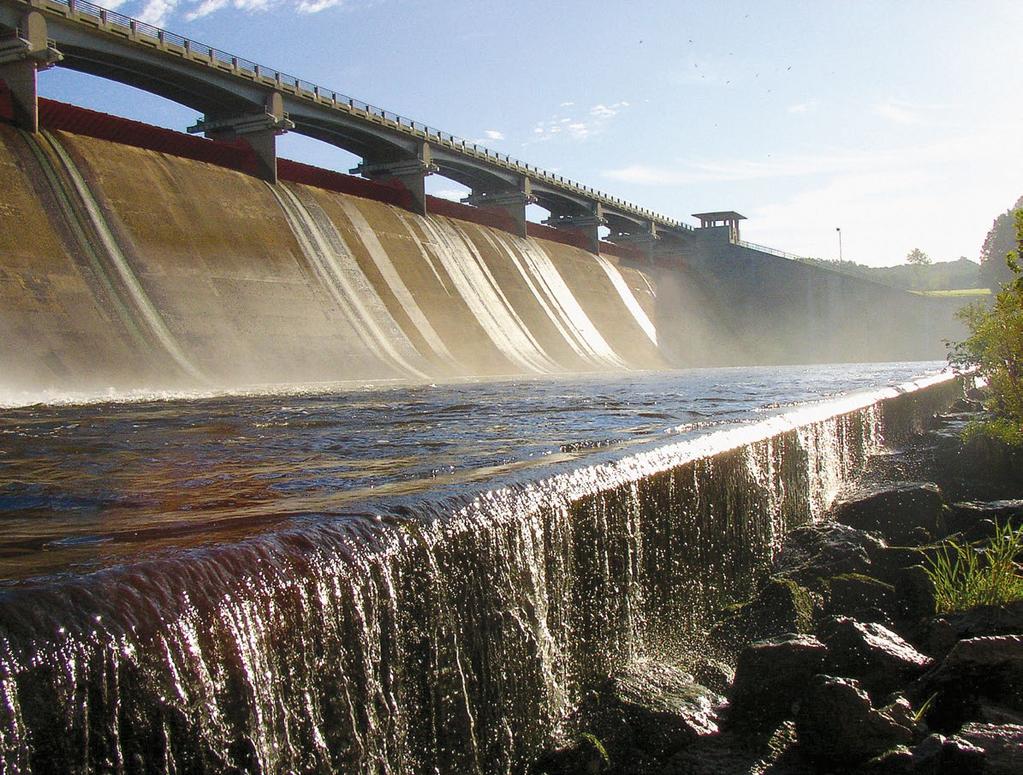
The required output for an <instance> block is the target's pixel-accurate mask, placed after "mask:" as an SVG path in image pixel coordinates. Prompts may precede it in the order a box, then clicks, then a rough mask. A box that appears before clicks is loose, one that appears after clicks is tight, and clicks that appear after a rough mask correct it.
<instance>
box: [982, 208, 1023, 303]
mask: <svg viewBox="0 0 1023 775" xmlns="http://www.w3.org/2000/svg"><path fill="white" fill-rule="evenodd" d="M1021 209H1023V196H1021V197H1020V198H1019V199H1018V200H1017V201H1016V204H1015V205H1013V206H1012V209H1010V210H1006V211H1005V212H1004V213H1002V214H1001V215H999V216H998V217H997V218H995V220H994V223H992V224H991V230H990V231H989V232H988V233H987V236H986V237H985V238H984V244H983V245H981V247H980V278H981V282H983V283H984V284H985V285H986V286H987V287H988V288H990V289H991V290H992V291H994V292H996V293H997V292H998V288H999V287H1000V286H1001V284H1002V283H1004V282H1008V281H1010V280H1011V279H1012V273H1011V272H1010V271H1009V268H1008V266H1007V265H1006V263H1005V254H1006V253H1008V252H1009V251H1010V250H1012V248H1013V244H1014V242H1015V239H1016V234H1015V228H1014V226H1013V222H1014V218H1015V212H1018V211H1019V210H1021Z"/></svg>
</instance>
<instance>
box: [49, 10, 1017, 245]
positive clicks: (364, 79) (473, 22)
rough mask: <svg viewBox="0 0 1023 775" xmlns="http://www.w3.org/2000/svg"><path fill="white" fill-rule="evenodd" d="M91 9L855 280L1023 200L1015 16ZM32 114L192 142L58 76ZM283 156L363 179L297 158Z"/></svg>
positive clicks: (91, 81)
mask: <svg viewBox="0 0 1023 775" xmlns="http://www.w3.org/2000/svg"><path fill="white" fill-rule="evenodd" d="M105 5H106V6H107V7H109V8H116V9H117V10H120V11H121V12H123V13H127V14H129V15H132V16H136V17H139V18H142V19H145V20H147V21H150V22H152V23H155V24H158V25H161V26H164V27H166V28H167V29H170V30H173V31H175V32H178V33H180V34H183V35H185V36H187V37H190V38H193V39H195V40H197V41H201V42H204V43H208V44H210V45H213V46H215V47H217V48H220V49H223V50H227V51H229V52H232V53H235V54H237V55H239V56H244V57H246V58H248V59H252V60H254V61H257V62H260V63H261V64H264V65H267V66H269V67H273V68H276V69H279V70H282V71H284V72H288V73H291V74H293V75H296V76H300V77H302V78H304V79H306V80H309V81H313V82H314V83H318V84H320V85H322V86H324V87H328V88H330V89H333V90H336V91H338V92H343V93H345V94H348V95H351V96H354V97H358V98H360V99H363V100H366V101H367V102H371V103H373V104H376V105H379V106H381V107H385V108H387V109H388V110H393V111H395V112H397V113H401V114H402V115H405V116H408V117H410V118H413V119H416V120H419V121H423V122H425V123H428V124H430V125H431V126H434V127H437V128H440V129H444V130H445V131H449V132H452V133H454V134H457V135H461V136H463V137H467V138H470V139H473V140H480V141H483V142H484V143H485V144H486V145H487V146H488V147H491V148H494V149H496V150H500V151H504V152H507V153H510V154H512V155H513V156H516V157H518V158H520V159H523V160H524V161H528V162H530V163H535V164H538V165H540V166H542V167H545V168H547V169H550V170H553V171H557V172H559V173H561V174H564V175H567V176H570V177H572V178H573V179H575V180H578V181H580V182H583V183H586V184H588V185H593V186H596V187H598V188H601V189H603V190H605V191H607V192H609V193H611V194H615V195H618V196H623V197H625V198H627V199H629V200H631V201H633V202H635V203H636V204H639V205H642V206H646V207H650V208H652V209H655V210H657V211H659V212H661V213H664V214H665V215H670V216H675V217H685V216H688V215H689V214H690V213H693V212H700V211H705V210H717V209H735V210H738V211H739V212H741V213H743V214H744V215H746V216H747V217H748V218H749V220H748V221H747V222H745V223H744V225H743V237H744V238H745V239H747V240H750V241H753V242H758V243H762V244H766V245H770V246H773V247H776V248H780V249H783V250H788V251H792V252H796V253H800V254H803V255H813V256H823V257H827V258H835V257H837V254H838V243H837V239H836V237H837V235H836V232H835V228H836V227H841V229H842V237H843V252H844V257H845V258H846V259H851V260H855V261H860V262H862V263H867V264H874V265H890V264H896V263H901V262H902V261H903V260H904V258H905V255H906V253H908V252H909V251H910V250H911V249H912V248H915V247H919V248H921V249H922V250H924V251H925V252H927V253H928V254H929V255H930V256H931V257H932V258H934V259H935V260H947V259H954V258H957V257H959V256H960V255H965V256H967V257H969V258H976V257H977V254H978V250H979V247H980V244H981V242H982V241H983V239H984V235H985V234H986V232H987V230H988V229H989V228H990V226H991V221H992V220H993V219H994V217H995V216H996V215H998V214H999V213H1001V212H1003V211H1004V210H1006V209H1007V208H1008V207H1009V206H1011V205H1012V204H1013V203H1014V202H1015V200H1016V199H1017V198H1018V197H1019V196H1020V195H1021V194H1023V100H1021V99H1020V97H1019V89H1018V70H1019V66H1020V58H1021V55H1020V48H1019V35H1020V32H1021V30H1023V3H1021V2H1019V0H1005V1H1004V2H1003V1H1000V0H973V2H955V1H952V0H930V1H929V2H910V1H906V0H902V1H900V2H896V1H895V0H891V1H890V2H851V1H850V2H827V1H826V0H818V1H817V2H774V1H771V0H760V1H759V2H747V3H743V2H710V1H707V2H682V1H681V0H674V1H672V0H650V1H648V2H644V1H643V0H633V2H592V1H590V2H581V1H576V0H562V1H561V2H550V1H549V2H533V1H531V0H525V1H521V2H509V1H508V0H504V1H503V2H492V1H491V0H477V1H476V2H470V1H469V0H447V1H446V2H440V1H439V0H419V1H417V0H404V1H401V0H123V1H122V2H117V0H108V1H107V2H106V3H105ZM40 91H41V93H42V94H43V95H44V96H48V97H52V98H55V99H60V100H65V101H69V102H75V103H77V104H80V105H85V106H86V107H92V108H95V109H98V110H104V111H107V112H110V113H115V114H118V115H123V116H128V117H130V118H135V119H139V120H144V121H149V122H151V123H155V124H160V125H162V126H168V127H172V128H175V129H182V130H183V129H184V128H185V127H187V126H189V125H190V124H192V123H194V120H195V118H196V114H195V113H194V112H193V111H191V110H189V109H187V108H183V107H181V106H178V105H175V104H173V103H169V102H166V101H163V100H161V99H160V98H157V97H153V96H150V95H145V94H142V93H140V92H136V91H134V90H132V89H130V88H128V87H124V86H121V85H119V84H112V83H110V82H107V81H103V80H100V79H96V78H93V77H90V76H84V75H79V74H77V73H73V72H70V71H66V70H60V69H59V68H58V69H55V70H52V71H48V72H46V73H44V74H42V75H41V76H40ZM279 147H280V153H281V155H284V156H289V157H291V158H296V159H300V160H302V161H307V162H311V163H315V164H320V165H323V166H328V167H332V168H335V169H342V170H347V169H348V168H349V167H351V166H354V164H355V163H356V162H357V161H358V160H357V159H355V158H354V157H352V156H350V155H349V154H346V153H344V152H342V151H339V150H337V149H334V148H331V147H330V146H326V145H323V144H321V143H319V142H317V141H314V140H309V139H306V138H302V137H300V136H298V135H293V134H292V135H286V136H284V137H283V138H281V140H280V146H279ZM429 184H430V188H431V189H432V191H433V192H434V193H438V194H441V195H447V196H451V197H456V196H458V195H459V194H460V190H459V187H458V186H457V185H456V184H453V183H451V182H450V181H447V180H445V179H443V178H439V177H437V176H434V177H432V178H431V179H430V181H429ZM542 214H543V213H542V212H541V213H540V215H542Z"/></svg>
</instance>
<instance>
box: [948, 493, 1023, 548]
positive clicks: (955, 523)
mask: <svg viewBox="0 0 1023 775" xmlns="http://www.w3.org/2000/svg"><path fill="white" fill-rule="evenodd" d="M1020 519H1023V500H997V501H960V502H959V503H954V504H953V505H952V507H951V509H950V510H949V515H948V523H947V528H948V532H949V533H950V534H951V533H962V534H963V535H964V538H966V539H967V540H980V539H983V538H987V537H988V535H989V534H988V533H987V531H986V528H985V529H983V530H980V531H978V530H977V528H978V523H981V522H982V521H984V520H990V522H991V523H994V522H996V521H997V522H998V523H999V524H1005V523H1006V522H1007V521H1009V520H1017V521H1018V520H1020ZM977 532H980V533H982V535H980V536H979V538H978V539H973V538H970V536H972V535H974V534H976V533H977Z"/></svg>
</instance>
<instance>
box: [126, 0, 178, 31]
mask: <svg viewBox="0 0 1023 775" xmlns="http://www.w3.org/2000/svg"><path fill="white" fill-rule="evenodd" d="M177 5H178V0H146V3H145V5H144V6H143V7H142V10H141V11H140V12H139V13H138V15H137V16H136V18H137V19H138V20H139V21H141V22H145V23H146V24H152V25H153V26H154V27H162V26H164V25H165V24H166V23H167V20H168V19H170V17H171V14H173V13H174V9H175V8H177Z"/></svg>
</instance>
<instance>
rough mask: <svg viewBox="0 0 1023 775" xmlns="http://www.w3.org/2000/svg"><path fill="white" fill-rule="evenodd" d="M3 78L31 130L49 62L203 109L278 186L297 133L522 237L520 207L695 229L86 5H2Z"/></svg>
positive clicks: (419, 194) (652, 229)
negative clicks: (477, 211) (431, 183)
mask: <svg viewBox="0 0 1023 775" xmlns="http://www.w3.org/2000/svg"><path fill="white" fill-rule="evenodd" d="M0 31H6V39H5V41H4V43H3V45H2V47H0V63H2V64H0V72H3V73H5V74H6V80H7V82H8V84H9V86H11V91H12V96H13V99H14V103H15V106H16V108H17V116H18V120H19V123H20V124H21V125H22V126H23V127H26V128H29V129H33V130H34V128H35V126H36V124H37V113H38V111H37V108H36V73H37V71H39V70H40V69H45V68H46V67H49V66H51V65H54V64H59V65H60V66H61V67H67V68H71V69H74V70H79V71H82V72H85V73H91V74H93V75H97V76H101V77H103V78H108V79H111V80H114V81H119V82H121V83H125V84H128V85H130V86H134V87H137V88H139V89H143V90H145V91H148V92H151V93H153V94H158V95H160V96H162V97H166V98H167V99H170V100H173V101H174V102H178V103H180V104H182V105H186V106H188V107H190V108H193V109H194V110H196V111H198V112H200V113H202V114H203V119H202V120H201V121H199V122H198V123H197V124H196V125H195V126H194V127H192V128H191V129H190V130H189V131H196V132H203V133H204V134H205V135H206V136H207V137H215V138H235V137H239V138H243V139H244V140H245V141H246V142H247V143H248V144H249V145H250V146H251V147H252V149H253V150H254V151H255V153H256V155H257V157H258V159H259V162H260V164H259V168H258V174H259V175H260V176H262V177H264V178H265V179H267V180H270V181H275V180H276V179H277V164H276V149H275V145H276V142H275V140H276V137H277V135H279V134H281V133H282V132H287V131H292V132H298V133H300V134H304V135H308V136H310V137H314V138H317V139H319V140H322V141H324V142H326V143H330V144H332V145H336V146H338V147H340V148H343V149H344V150H346V151H349V152H351V153H353V154H356V155H358V156H360V157H362V160H363V161H362V163H361V164H360V165H359V166H358V167H357V168H356V169H355V170H353V172H357V173H359V174H361V175H363V176H365V177H368V178H370V179H374V180H397V181H400V182H401V183H402V184H403V185H404V186H405V187H406V188H407V189H408V190H409V191H410V192H411V194H412V200H413V203H414V207H415V208H416V210H417V211H418V212H420V213H425V212H426V198H425V191H424V179H425V177H426V176H427V175H430V174H439V175H442V176H444V177H446V178H450V179H451V180H454V181H456V182H458V183H460V184H462V185H464V186H466V187H468V188H469V189H470V190H471V192H472V193H471V194H470V196H469V198H468V201H469V203H471V204H473V205H475V206H478V207H486V208H496V209H499V210H502V211H504V212H507V213H508V214H509V215H511V216H512V218H513V219H514V222H515V223H516V225H517V230H518V232H519V233H520V235H521V236H525V228H526V227H525V221H526V216H525V208H526V206H527V205H528V204H531V203H536V204H539V205H541V206H542V207H544V208H545V209H547V210H548V211H549V212H550V214H551V217H550V219H549V220H548V224H549V225H551V226H554V227H557V228H565V229H572V230H574V231H580V232H583V233H584V234H586V235H587V236H588V239H589V244H590V246H591V247H592V248H593V250H594V251H596V249H597V246H598V244H599V243H598V239H597V231H598V228H599V227H600V226H602V225H607V226H608V228H609V229H610V230H611V234H612V239H613V240H614V241H622V242H630V243H637V242H639V243H642V244H649V243H652V242H653V241H654V240H656V239H658V238H662V239H665V240H667V241H669V242H677V241H680V240H682V241H684V240H685V239H686V238H687V237H688V236H689V235H690V234H691V232H692V228H691V227H690V226H689V225H687V224H685V223H682V222H680V221H678V220H676V219H673V218H668V217H666V216H663V215H659V214H657V213H654V212H652V211H650V210H648V209H646V208H643V207H639V206H637V205H634V204H631V203H629V202H626V201H624V200H622V199H620V198H618V197H614V196H611V195H609V194H605V193H602V192H600V191H597V190H595V189H594V188H592V187H590V186H585V185H582V184H580V183H576V182H574V181H571V180H568V179H566V178H565V177H564V176H562V175H556V174H554V173H551V172H546V171H544V170H542V169H538V168H537V167H536V166H534V165H530V164H527V163H525V162H521V161H518V160H516V159H513V158H511V157H509V156H508V155H507V154H502V153H497V152H494V151H491V150H488V149H486V148H483V147H481V146H479V145H477V144H475V143H472V142H470V141H467V140H464V139H461V138H459V137H456V136H454V135H452V134H450V133H448V132H443V131H440V130H437V129H433V128H431V127H429V126H426V125H425V124H423V123H422V122H419V121H414V120H412V119H408V118H405V117H403V116H400V115H397V114H396V113H393V112H391V111H388V110H384V109H381V108H377V107H375V106H373V105H370V104H368V103H366V102H363V101H361V100H357V99H354V98H352V97H348V96H346V95H343V94H340V93H338V92H336V91H333V90H330V89H325V88H323V87H320V86H317V85H315V84H312V83H310V82H308V81H305V80H302V79H301V78H296V77H294V76H291V75H287V74H285V73H282V72H279V71H277V70H274V69H271V68H267V67H263V66H261V65H259V64H256V63H255V62H251V61H249V60H247V59H244V58H242V57H238V56H234V55H232V54H228V53H225V52H223V51H221V50H219V49H216V48H214V47H211V46H208V45H205V44H202V43H198V42H195V41H191V40H188V39H187V38H184V37H182V36H180V35H176V34H174V33H172V32H168V31H166V30H162V29H159V28H157V27H154V26H152V25H149V24H146V23H144V22H141V21H138V20H136V19H132V18H130V17H128V16H124V15H122V14H119V13H116V12H114V11H108V10H106V9H104V8H101V7H99V6H96V5H93V4H92V3H89V2H84V0H0Z"/></svg>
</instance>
